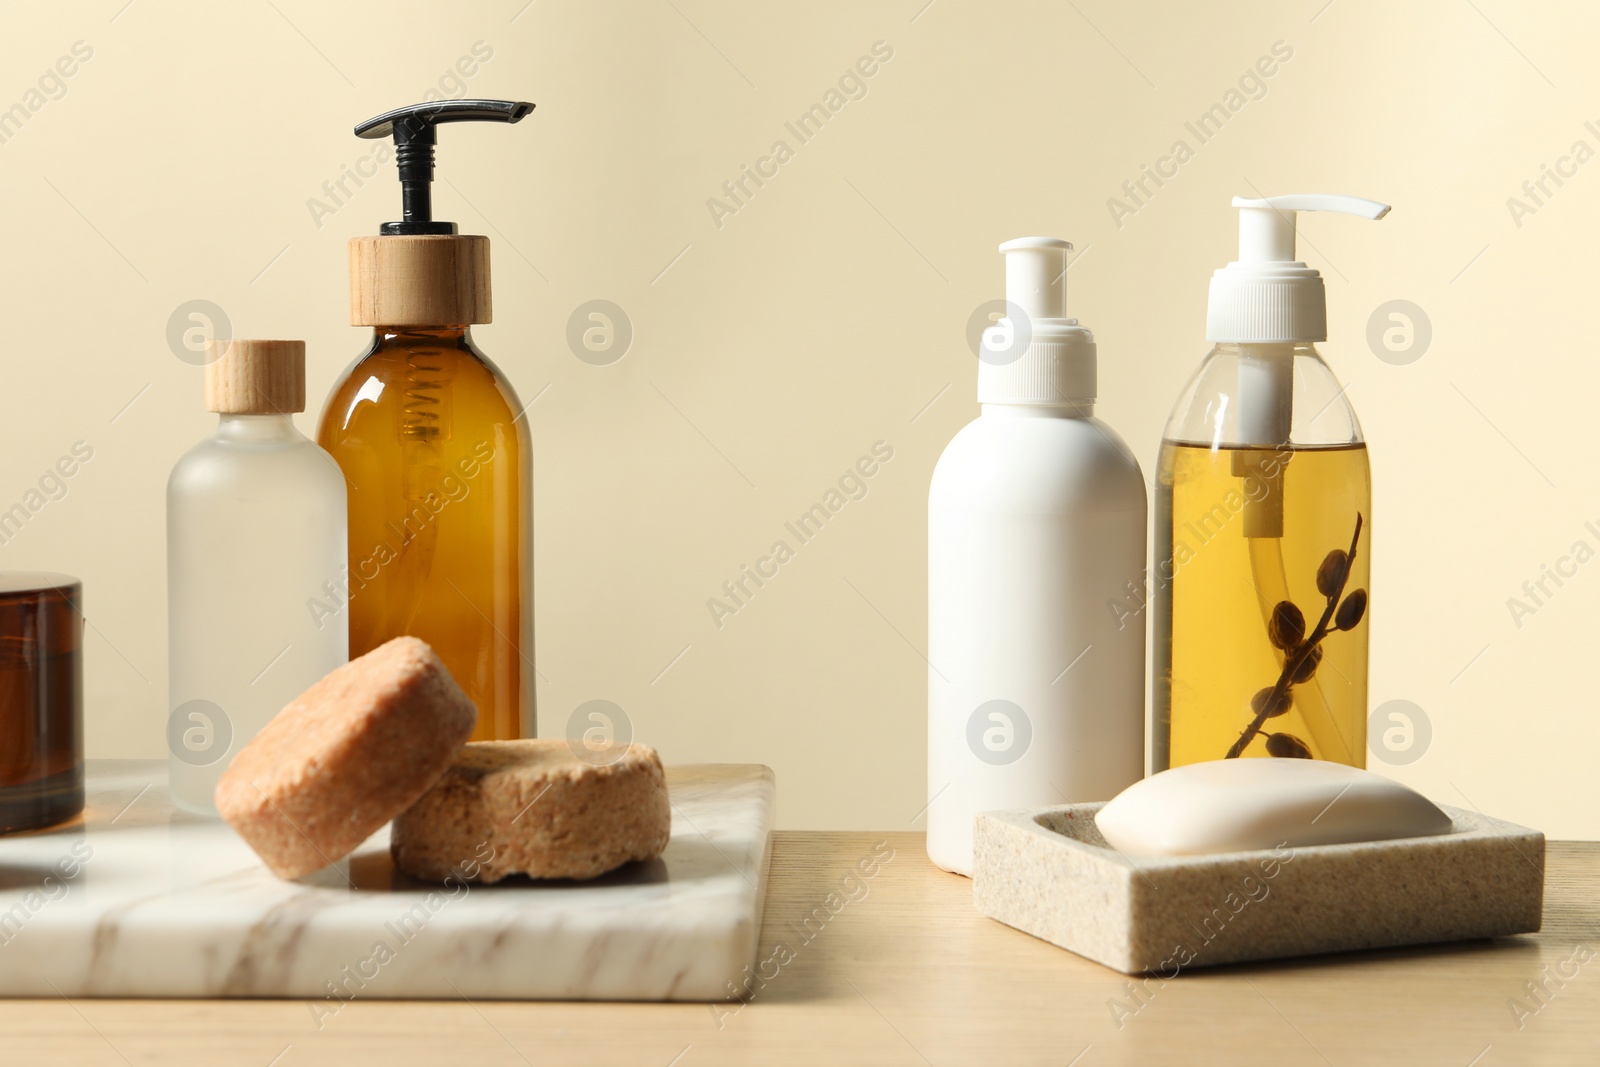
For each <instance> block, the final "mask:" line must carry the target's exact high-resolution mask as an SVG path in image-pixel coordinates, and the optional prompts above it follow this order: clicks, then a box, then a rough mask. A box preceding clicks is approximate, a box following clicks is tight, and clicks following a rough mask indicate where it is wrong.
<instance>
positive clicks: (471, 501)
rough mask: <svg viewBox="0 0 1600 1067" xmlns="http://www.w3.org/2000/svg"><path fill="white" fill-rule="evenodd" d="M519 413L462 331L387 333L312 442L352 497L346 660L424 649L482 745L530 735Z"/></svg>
mask: <svg viewBox="0 0 1600 1067" xmlns="http://www.w3.org/2000/svg"><path fill="white" fill-rule="evenodd" d="M520 412H521V405H520V404H519V403H518V402H517V398H516V394H515V393H514V392H513V391H512V389H511V386H510V384H509V383H508V382H507V381H506V380H505V378H504V377H503V376H502V375H501V374H500V372H499V371H498V370H497V369H495V367H494V365H493V364H492V363H490V362H489V360H488V359H487V358H486V357H485V356H484V355H483V354H482V353H480V352H479V351H478V350H477V349H476V348H475V347H474V346H473V344H472V339H471V337H470V335H469V333H468V330H467V328H466V327H438V328H429V329H421V328H415V327H404V328H398V327H394V328H389V327H379V328H378V329H377V330H376V332H375V335H374V338H373V343H372V346H371V347H370V348H369V349H368V350H367V352H366V353H365V354H363V355H362V357H361V358H360V359H358V360H357V361H356V362H355V363H354V364H353V365H352V366H351V368H350V369H349V370H348V371H346V372H345V375H344V377H343V379H341V380H340V382H339V384H338V385H337V386H336V387H335V389H334V391H333V393H332V395H331V396H330V397H329V398H328V403H327V406H326V407H325V408H324V409H323V412H322V419H321V424H320V426H319V427H318V430H317V443H318V444H319V445H321V446H322V447H323V448H324V449H326V450H327V451H328V453H329V454H330V455H332V456H333V457H334V459H335V460H337V461H338V463H339V466H340V468H341V469H342V470H343V471H344V475H345V481H346V488H347V490H348V492H349V502H350V510H349V523H350V557H349V574H348V582H349V601H348V611H349V625H350V655H351V657H352V658H354V657H356V656H359V655H362V654H364V653H366V652H369V651H371V650H372V649H374V648H376V647H377V646H378V645H381V644H383V643H384V642H385V641H388V640H390V639H391V638H394V637H399V636H401V635H403V634H409V635H411V636H414V637H419V638H421V639H422V640H424V641H426V642H428V644H430V645H432V646H433V648H434V651H436V652H437V653H438V654H439V657H440V658H441V659H442V660H443V661H444V663H445V666H446V667H448V668H449V670H450V673H451V674H452V675H453V676H454V677H455V680H456V681H457V682H458V683H459V684H460V685H461V688H462V689H464V690H466V693H467V695H468V696H469V697H471V698H472V701H473V703H474V704H476V705H477V707H478V725H477V729H476V730H475V731H474V733H473V735H472V740H474V741H489V740H509V739H513V738H518V737H523V736H532V734H533V731H534V718H533V716H534V708H533V691H534V686H533V679H532V673H533V665H532V661H533V636H532V630H533V627H532V613H531V596H532V589H531V584H532V583H531V581H530V574H531V569H532V553H531V512H530V507H529V496H530V492H529V484H530V473H531V471H530V468H531V457H530V453H529V447H528V439H527V432H526V429H525V427H524V424H523V423H522V422H520V421H519V420H518V415H519V414H520Z"/></svg>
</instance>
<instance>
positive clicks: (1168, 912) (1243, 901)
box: [973, 804, 1544, 978]
mask: <svg viewBox="0 0 1600 1067" xmlns="http://www.w3.org/2000/svg"><path fill="white" fill-rule="evenodd" d="M1101 806H1102V805H1100V804H1071V805H1067V806H1065V807H1057V808H1045V809H1043V810H1040V811H1001V812H989V813H987V814H984V815H980V816H978V821H977V828H976V835H975V839H974V851H975V855H974V870H975V876H974V878H973V892H974V899H975V901H976V903H977V905H978V910H979V911H981V912H983V913H984V914H985V915H988V916H989V917H991V918H994V919H999V920H1000V921H1001V922H1003V923H1005V924H1006V925H1008V926H1014V927H1016V928H1017V929H1018V930H1022V931H1023V932H1025V933H1029V934H1032V935H1033V936H1035V937H1038V938H1043V939H1044V940H1046V941H1049V942H1050V943H1051V944H1054V945H1059V946H1060V947H1062V948H1064V949H1068V950H1070V951H1072V952H1076V953H1077V954H1078V955H1080V956H1087V957H1088V958H1089V959H1092V960H1094V961H1096V962H1097V963H1103V964H1105V965H1106V966H1107V967H1112V968H1114V969H1116V970H1119V971H1122V972H1123V973H1125V974H1140V973H1145V972H1157V973H1159V974H1162V975H1164V976H1166V977H1169V978H1170V977H1173V976H1174V975H1175V974H1176V973H1177V972H1178V971H1180V970H1186V969H1188V968H1190V967H1208V966H1213V965H1215V964H1219V963H1237V962H1240V961H1242V960H1266V959H1278V958H1281V957H1284V956H1307V955H1312V954H1315V953H1321V952H1344V951H1349V950H1353V949H1372V948H1388V947H1392V946H1396V945H1419V944H1425V943H1427V942H1432V941H1454V940H1460V939H1463V938H1480V937H1501V936H1505V935H1508V934H1525V933H1534V932H1536V931H1537V930H1538V929H1539V920H1540V913H1541V911H1542V908H1543V903H1544V835H1543V834H1541V833H1539V832H1537V831H1535V830H1529V829H1526V828H1525V827H1521V826H1515V825H1513V824H1511V823H1508V822H1501V821H1500V820H1498V819H1490V818H1487V817H1486V816H1483V815H1479V814H1477V813H1476V812H1471V811H1464V810H1462V809H1460V808H1452V807H1449V806H1447V805H1440V807H1441V808H1443V810H1444V811H1445V813H1446V814H1448V815H1449V816H1450V818H1451V820H1452V822H1453V829H1452V830H1451V831H1450V832H1449V833H1447V834H1440V835H1438V836H1435V837H1411V838H1401V839H1398V840H1392V841H1372V842H1361V843H1357V844H1344V845H1315V846H1304V845H1302V846H1299V847H1293V848H1291V847H1289V846H1280V847H1279V848H1278V849H1277V850H1265V851H1257V852H1228V853H1219V854H1216V855H1208V856H1160V857H1151V856H1128V855H1125V854H1123V853H1121V852H1118V851H1116V850H1115V849H1113V848H1111V847H1110V846H1109V845H1107V844H1106V842H1105V838H1103V837H1102V836H1101V835H1100V831H1099V829H1098V828H1097V827H1096V826H1095V822H1094V814H1095V812H1097V811H1099V810H1100V808H1101Z"/></svg>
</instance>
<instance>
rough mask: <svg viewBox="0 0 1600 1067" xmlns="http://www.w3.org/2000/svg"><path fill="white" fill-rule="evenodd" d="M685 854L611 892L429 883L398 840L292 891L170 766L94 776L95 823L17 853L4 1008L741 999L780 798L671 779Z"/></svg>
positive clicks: (769, 781)
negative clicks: (55, 999)
mask: <svg viewBox="0 0 1600 1067" xmlns="http://www.w3.org/2000/svg"><path fill="white" fill-rule="evenodd" d="M667 788H668V792H669V793H670V794H671V798H672V809H673V810H672V840H671V843H670V844H668V846H667V851H666V853H665V854H664V855H663V856H662V857H661V858H660V859H658V860H656V861H654V862H652V863H648V864H631V865H629V866H628V867H627V868H624V869H622V870H620V871H616V872H613V873H612V874H610V875H606V876H605V877H603V878H599V879H596V880H595V881H592V882H584V883H577V882H556V883H544V884H540V883H535V882H531V881H528V880H526V879H511V880H508V881H506V882H503V883H500V884H498V885H493V886H474V887H466V886H459V885H458V886H454V887H452V888H449V889H444V888H437V887H429V886H426V885H423V884H421V883H418V882H414V881H412V880H410V879H408V878H407V877H406V876H404V875H402V874H400V873H398V872H397V871H395V870H394V869H393V867H392V866H391V865H390V862H389V831H388V828H387V827H385V828H384V829H382V830H380V831H379V832H378V833H376V834H374V835H373V836H372V838H371V839H370V840H368V841H367V843H366V844H364V845H362V846H361V848H360V849H359V850H358V851H357V852H356V853H355V855H353V856H351V857H350V858H349V859H348V860H346V861H344V862H342V863H340V864H338V865H337V866H335V867H330V868H328V869H326V870H324V871H321V872H319V873H317V874H315V875H311V876H309V877H307V878H304V879H301V880H300V881H298V882H282V881H279V880H278V879H276V878H274V877H273V876H272V875H271V874H270V873H268V871H267V869H266V868H265V867H264V866H262V865H261V862H260V861H259V860H258V859H257V858H256V856H255V854H254V853H252V852H251V851H250V849H249V848H248V847H247V846H246V845H245V844H244V842H243V841H241V840H240V839H239V838H238V837H236V836H235V835H234V833H233V832H232V831H231V830H230V829H228V827H227V826H226V825H224V824H222V823H220V822H214V821H209V820H202V819H199V818H195V817H193V816H189V815H185V814H182V813H180V812H177V811H176V810H175V809H174V808H173V807H172V805H171V804H170V803H168V800H167V795H166V765H165V763H161V762H153V761H121V760H118V761H91V762H90V764H89V785H88V790H89V805H88V807H87V808H86V809H85V811H84V818H83V820H82V821H81V822H74V823H70V824H68V825H67V826H65V827H60V828H57V829H54V830H50V831H45V832H41V833H36V834H22V835H15V836H11V837H4V838H0V996H57V995H65V996H79V997H84V996H104V997H303V998H307V999H309V1000H310V1001H312V1008H313V1011H314V1012H316V1013H319V1016H320V1015H322V1014H327V1013H333V1012H337V1011H338V1010H339V1009H340V1008H341V1007H342V1005H343V1004H344V1003H345V1002H347V1001H350V1000H352V999H361V998H367V997H374V998H385V997H390V998H392V997H399V998H451V999H460V998H462V997H466V998H469V999H472V1000H477V999H480V998H482V999H495V998H499V999H546V1000H722V999H726V998H727V996H728V993H729V985H728V983H729V982H730V980H732V979H734V978H735V977H736V976H738V975H739V972H740V971H741V970H742V969H743V968H745V967H747V966H749V965H750V964H751V963H752V962H753V961H754V959H755V953H756V945H757V939H758V937H759V935H760V929H761V907H762V902H763V899H764V897H765V894H766V873H767V863H768V858H769V854H770V853H769V848H768V833H769V831H770V830H771V829H772V818H773V800H774V792H775V788H774V782H773V775H772V772H771V771H770V770H768V769H767V768H766V767H761V766H754V765H742V764H722V765H704V766H687V767H673V768H669V769H668V771H667Z"/></svg>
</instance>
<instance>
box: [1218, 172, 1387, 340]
mask: <svg viewBox="0 0 1600 1067" xmlns="http://www.w3.org/2000/svg"><path fill="white" fill-rule="evenodd" d="M1233 206H1234V207H1236V208H1238V209H1239V258H1238V259H1237V260H1235V261H1234V262H1232V263H1229V264H1228V265H1227V266H1226V267H1223V268H1222V269H1221V270H1219V271H1217V272H1216V273H1215V274H1214V275H1212V277H1211V299H1210V302H1209V306H1208V308H1207V311H1206V339H1207V340H1209V341H1218V342H1223V343H1229V344H1250V343H1268V344H1294V343H1296V342H1301V341H1326V340H1327V339H1328V304H1327V297H1326V295H1325V294H1324V292H1323V286H1322V275H1321V274H1320V273H1318V272H1317V271H1316V270H1315V269H1313V268H1311V267H1308V266H1306V265H1305V264H1304V263H1302V262H1300V261H1299V260H1297V259H1295V221H1296V216H1297V215H1298V213H1299V212H1301V211H1336V212H1339V213H1341V214H1345V215H1355V216H1356V217H1358V218H1363V219H1381V218H1383V217H1384V216H1385V215H1387V214H1388V213H1389V205H1388V204H1380V203H1378V202H1377V201H1376V200H1365V199H1363V198H1361V197H1359V196H1328V195H1324V194H1315V193H1314V194H1295V195H1290V196H1268V197H1263V198H1262V199H1259V200H1251V199H1248V198H1246V197H1242V196H1236V197H1234V198H1233Z"/></svg>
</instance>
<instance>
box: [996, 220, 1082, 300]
mask: <svg viewBox="0 0 1600 1067" xmlns="http://www.w3.org/2000/svg"><path fill="white" fill-rule="evenodd" d="M1000 251H1001V252H1003V253H1004V254H1005V257H1006V303H1008V304H1013V305H1015V306H1016V307H1018V308H1021V309H1022V312H1023V314H1025V315H1027V316H1028V318H1029V319H1064V318H1066V317H1067V253H1068V252H1070V251H1072V243H1071V242H1070V241H1063V240H1061V239H1060V238H1058V237H1018V238H1017V239H1016V240H1014V241H1007V242H1006V243H1005V244H1003V245H1001V246H1000ZM1007 310H1009V309H1007Z"/></svg>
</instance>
